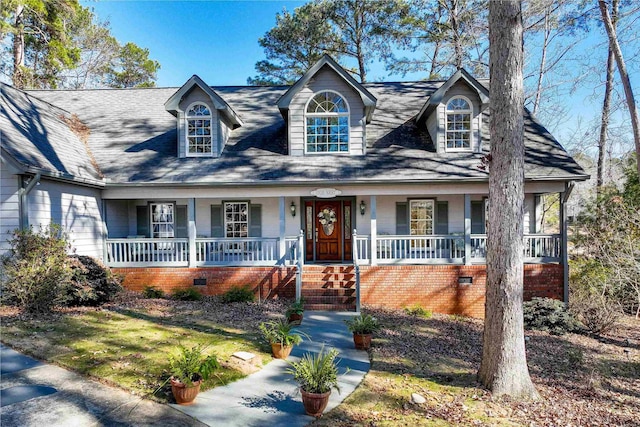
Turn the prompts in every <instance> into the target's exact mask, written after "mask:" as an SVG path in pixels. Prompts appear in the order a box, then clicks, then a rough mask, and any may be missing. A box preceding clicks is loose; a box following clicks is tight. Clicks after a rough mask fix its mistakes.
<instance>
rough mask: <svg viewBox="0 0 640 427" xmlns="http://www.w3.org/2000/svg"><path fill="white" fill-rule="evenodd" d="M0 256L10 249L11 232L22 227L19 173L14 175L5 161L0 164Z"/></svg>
mask: <svg viewBox="0 0 640 427" xmlns="http://www.w3.org/2000/svg"><path fill="white" fill-rule="evenodd" d="M0 169H1V171H0V256H1V255H3V254H4V253H5V252H6V251H7V250H8V249H9V242H8V239H10V238H11V233H12V232H13V231H14V230H15V229H16V228H19V227H20V208H19V202H18V198H19V196H18V188H19V179H18V175H13V174H12V173H11V172H10V171H9V170H8V167H7V165H6V164H5V163H2V164H0Z"/></svg>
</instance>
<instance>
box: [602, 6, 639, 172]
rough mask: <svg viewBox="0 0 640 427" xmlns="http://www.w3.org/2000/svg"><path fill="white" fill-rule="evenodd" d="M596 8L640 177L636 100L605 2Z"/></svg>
mask: <svg viewBox="0 0 640 427" xmlns="http://www.w3.org/2000/svg"><path fill="white" fill-rule="evenodd" d="M598 6H600V13H601V15H602V22H603V24H604V26H605V28H606V29H607V35H608V36H609V48H610V49H611V50H613V54H614V56H615V58H616V64H617V65H618V72H619V73H620V80H621V81H622V86H623V87H624V95H625V97H626V98H627V107H628V108H629V115H630V116H631V127H632V128H633V141H634V143H635V146H636V167H637V168H638V175H640V123H638V110H637V108H636V100H635V98H634V97H633V90H632V89H631V82H630V81H629V73H628V72H627V65H626V64H625V62H624V57H623V56H622V50H620V44H619V43H618V35H617V34H616V29H615V27H614V26H613V22H612V21H611V17H610V16H609V10H608V9H607V3H606V2H605V0H598Z"/></svg>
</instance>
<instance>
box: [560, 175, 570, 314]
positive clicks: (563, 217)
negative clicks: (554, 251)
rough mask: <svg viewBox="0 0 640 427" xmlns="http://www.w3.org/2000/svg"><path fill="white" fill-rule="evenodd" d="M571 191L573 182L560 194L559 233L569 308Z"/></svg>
mask: <svg viewBox="0 0 640 427" xmlns="http://www.w3.org/2000/svg"><path fill="white" fill-rule="evenodd" d="M572 190H573V182H571V183H569V184H565V187H564V191H563V192H562V193H560V197H559V199H560V233H561V235H562V248H561V252H562V254H561V260H562V261H560V262H562V281H563V298H564V303H565V305H566V306H567V307H568V306H569V254H568V253H567V199H568V198H569V195H570V194H571V191H572Z"/></svg>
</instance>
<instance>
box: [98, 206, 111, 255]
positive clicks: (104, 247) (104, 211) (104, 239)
mask: <svg viewBox="0 0 640 427" xmlns="http://www.w3.org/2000/svg"><path fill="white" fill-rule="evenodd" d="M100 201H101V204H100V214H101V215H102V262H103V263H104V264H105V265H108V264H109V249H108V248H107V239H108V238H109V229H108V228H107V201H106V200H105V199H100Z"/></svg>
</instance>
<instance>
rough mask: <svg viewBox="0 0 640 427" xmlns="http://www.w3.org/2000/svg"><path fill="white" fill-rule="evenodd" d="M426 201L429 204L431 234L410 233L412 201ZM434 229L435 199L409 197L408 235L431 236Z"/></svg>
mask: <svg viewBox="0 0 640 427" xmlns="http://www.w3.org/2000/svg"><path fill="white" fill-rule="evenodd" d="M422 202H427V203H429V204H430V205H431V234H411V221H412V219H411V209H412V206H411V205H412V204H413V203H422ZM435 231H436V201H435V200H434V199H409V235H410V236H433V235H434V233H435Z"/></svg>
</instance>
